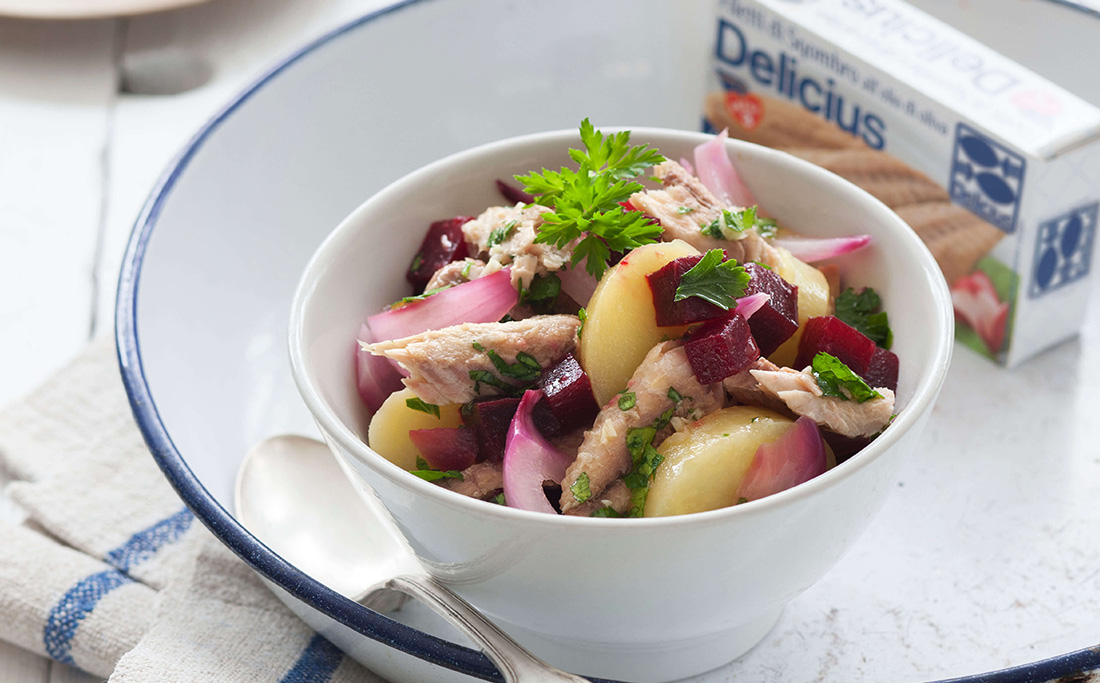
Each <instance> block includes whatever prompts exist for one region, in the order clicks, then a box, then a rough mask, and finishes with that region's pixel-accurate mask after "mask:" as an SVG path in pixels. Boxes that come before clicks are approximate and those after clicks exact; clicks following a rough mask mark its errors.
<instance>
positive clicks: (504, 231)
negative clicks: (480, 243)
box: [485, 221, 517, 249]
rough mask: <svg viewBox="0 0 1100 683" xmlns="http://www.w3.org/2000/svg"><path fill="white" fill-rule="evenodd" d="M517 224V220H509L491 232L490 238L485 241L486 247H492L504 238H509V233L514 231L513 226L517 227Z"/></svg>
mask: <svg viewBox="0 0 1100 683" xmlns="http://www.w3.org/2000/svg"><path fill="white" fill-rule="evenodd" d="M516 225H517V223H516V221H508V222H507V223H505V224H504V225H502V226H500V227H499V228H497V229H496V230H493V231H492V232H490V233H489V239H488V240H486V242H485V247H486V248H487V249H492V248H493V247H495V246H497V245H498V244H500V243H501V242H503V241H504V240H506V239H508V235H509V234H510V233H511V232H512V228H514V227H516Z"/></svg>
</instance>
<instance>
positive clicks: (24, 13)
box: [0, 0, 210, 19]
mask: <svg viewBox="0 0 1100 683" xmlns="http://www.w3.org/2000/svg"><path fill="white" fill-rule="evenodd" d="M209 1H210V0H0V16H9V17H26V18H32V19H93V18H100V17H120V16H127V15H133V14H146V13H148V12H159V11H162V10H168V9H176V8H179V7H187V6H189V5H200V4H202V3H204V2H209Z"/></svg>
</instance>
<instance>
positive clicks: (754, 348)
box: [349, 119, 899, 518]
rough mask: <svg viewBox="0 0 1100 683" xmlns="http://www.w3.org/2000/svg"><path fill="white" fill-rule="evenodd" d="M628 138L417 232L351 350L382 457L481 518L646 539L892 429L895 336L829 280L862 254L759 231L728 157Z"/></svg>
mask: <svg viewBox="0 0 1100 683" xmlns="http://www.w3.org/2000/svg"><path fill="white" fill-rule="evenodd" d="M630 138H631V134H630V132H629V131H622V132H616V133H610V134H606V135H605V134H603V133H601V132H600V131H598V130H596V129H595V128H594V127H593V126H592V125H591V124H590V123H589V121H588V120H587V119H586V120H585V121H583V122H582V123H581V126H580V140H581V145H580V148H578V149H570V150H569V157H570V158H571V160H572V161H573V164H572V165H570V166H567V167H562V168H560V169H559V170H548V169H542V170H539V171H532V172H530V173H527V174H521V175H516V176H515V177H514V180H513V179H499V180H497V181H496V184H497V187H498V189H499V193H500V203H499V204H497V205H493V206H488V207H485V208H484V209H483V210H482V211H481V212H480V213H477V214H475V215H457V216H447V217H442V218H441V219H440V220H438V221H435V222H432V223H431V224H430V225H429V226H427V231H426V233H425V234H424V235H423V238H422V240H421V244H420V248H419V249H418V250H417V251H416V253H415V254H414V255H412V256H411V263H410V265H409V267H408V270H407V272H406V280H407V282H408V283H409V285H411V287H412V291H411V292H410V293H409V295H408V296H405V297H402V298H400V299H399V300H398V301H396V302H394V303H393V304H392V305H390V306H389V307H388V308H387V309H386V310H384V311H381V312H378V313H376V314H374V315H371V316H369V317H368V318H367V320H366V321H364V323H363V325H362V326H361V328H360V329H359V333H358V336H357V347H356V353H355V366H354V368H355V369H354V372H355V373H356V384H357V387H358V391H359V396H360V398H361V400H362V401H363V403H364V405H365V407H366V409H367V410H368V411H369V412H370V414H371V417H370V422H369V427H368V429H367V443H368V445H369V446H370V448H371V449H372V450H373V451H375V452H376V453H378V454H379V455H381V456H382V457H384V458H386V459H387V460H389V461H390V462H392V463H394V464H395V465H397V466H399V467H401V468H402V469H404V470H406V471H408V472H409V473H410V475H409V476H418V477H420V478H422V479H425V480H428V481H431V482H433V483H435V484H436V485H438V486H440V487H443V488H446V489H449V490H451V491H453V492H456V493H459V494H463V495H465V496H469V497H472V498H476V499H479V500H482V501H485V502H486V503H488V504H495V505H504V506H508V507H513V508H519V509H523V510H529V511H536V512H543V513H547V514H554V515H568V516H581V517H614V518H620V517H621V518H637V517H658V516H668V515H679V514H686V513H693V512H704V511H708V510H715V509H719V508H724V507H729V506H735V505H740V504H744V503H748V502H751V501H754V500H757V499H760V498H764V497H766V496H770V495H772V494H775V493H778V492H780V491H784V490H786V489H789V488H792V487H794V486H797V485H799V484H802V483H804V482H806V481H809V480H810V479H812V478H814V477H817V476H819V475H821V474H823V473H824V472H825V471H826V470H828V469H829V468H831V467H834V466H836V465H837V463H838V462H844V461H845V460H846V459H848V458H850V457H851V456H852V455H854V454H855V453H856V452H858V451H859V450H861V449H862V448H863V447H865V446H867V445H868V444H869V443H871V441H872V440H874V439H875V438H876V437H877V436H879V435H880V434H882V433H883V432H884V431H885V430H888V429H889V428H890V423H891V421H892V420H893V419H894V417H896V414H897V410H898V408H897V407H896V405H895V391H896V390H897V388H898V371H899V359H898V357H897V356H896V355H895V354H894V352H892V351H891V350H890V348H891V345H892V341H893V339H892V332H891V329H890V324H889V319H888V316H887V313H886V312H885V311H884V310H882V305H881V301H880V298H879V296H878V294H877V293H876V292H875V291H874V289H871V288H865V287H853V286H849V282H850V281H853V282H858V281H859V278H858V274H857V273H849V272H844V271H842V270H841V269H840V267H839V266H838V265H836V263H835V259H836V257H840V256H842V255H845V254H848V253H851V252H856V251H859V250H861V249H864V248H866V247H867V246H868V245H869V244H870V243H871V242H872V238H871V236H869V235H864V234H852V235H847V236H842V237H829V238H813V237H806V236H802V235H798V234H796V233H793V232H791V231H789V230H787V229H786V228H785V226H784V225H782V224H779V223H777V221H776V220H774V219H772V218H769V216H770V215H772V213H771V211H770V210H771V209H772V208H773V207H769V206H766V205H765V206H762V205H760V204H759V203H758V202H757V201H756V199H755V198H754V196H753V193H752V192H751V191H750V190H749V188H748V187H747V185H746V184H745V183H744V182H743V181H742V179H741V177H740V175H739V173H738V169H737V168H736V167H735V165H734V163H733V162H732V160H731V158H730V156H729V153H728V151H727V146H726V141H725V135H724V134H721V135H718V136H715V137H713V138H711V139H710V140H708V141H706V142H703V143H702V144H699V145H698V146H696V147H695V148H694V150H693V154H692V158H691V159H687V158H681V159H679V160H678V161H676V160H672V159H667V158H665V157H664V156H663V155H662V154H661V153H660V151H659V150H657V149H654V148H651V147H650V146H649V145H645V144H642V145H632V144H631V141H630ZM351 371H352V370H351V369H350V367H349V372H351Z"/></svg>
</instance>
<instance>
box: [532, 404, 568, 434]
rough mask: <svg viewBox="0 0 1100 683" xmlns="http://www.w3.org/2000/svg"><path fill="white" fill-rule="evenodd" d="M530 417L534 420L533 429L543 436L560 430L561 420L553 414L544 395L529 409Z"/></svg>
mask: <svg viewBox="0 0 1100 683" xmlns="http://www.w3.org/2000/svg"><path fill="white" fill-rule="evenodd" d="M531 419H532V420H534V421H535V429H537V430H539V434H542V435H543V436H554V435H555V434H557V433H558V432H560V431H561V420H559V419H558V417H557V415H554V409H553V408H551V407H550V403H549V402H548V401H547V400H546V397H543V398H541V399H539V402H538V403H536V404H535V407H534V408H533V409H532V410H531Z"/></svg>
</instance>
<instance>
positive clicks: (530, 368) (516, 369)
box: [485, 349, 542, 382]
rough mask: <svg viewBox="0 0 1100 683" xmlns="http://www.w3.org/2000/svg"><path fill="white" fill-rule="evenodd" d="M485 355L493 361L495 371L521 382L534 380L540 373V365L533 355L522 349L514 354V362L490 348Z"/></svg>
mask: <svg viewBox="0 0 1100 683" xmlns="http://www.w3.org/2000/svg"><path fill="white" fill-rule="evenodd" d="M485 355H487V356H489V360H491V361H492V362H493V367H495V368H496V369H497V372H499V373H500V374H502V375H504V376H505V377H511V378H512V379H518V380H519V381H521V382H534V381H535V380H536V379H538V378H539V375H540V374H541V373H542V366H541V365H539V362H538V361H537V360H535V357H534V356H532V355H531V354H529V353H526V352H524V351H520V352H519V353H517V354H516V362H515V363H509V362H508V361H506V360H504V359H503V358H501V357H500V354H499V353H497V352H496V351H494V350H492V349H489V350H488V351H486V352H485Z"/></svg>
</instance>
